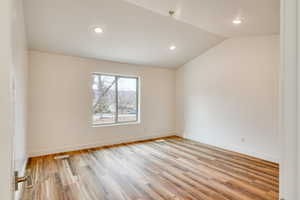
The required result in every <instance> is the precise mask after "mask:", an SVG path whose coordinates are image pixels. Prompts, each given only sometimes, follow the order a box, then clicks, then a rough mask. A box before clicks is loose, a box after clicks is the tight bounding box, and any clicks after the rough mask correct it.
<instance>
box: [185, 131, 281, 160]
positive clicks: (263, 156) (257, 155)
mask: <svg viewBox="0 0 300 200" xmlns="http://www.w3.org/2000/svg"><path fill="white" fill-rule="evenodd" d="M181 137H184V138H186V139H190V140H194V141H197V142H200V143H202V144H207V145H211V146H215V147H218V148H221V149H225V150H229V151H233V152H236V153H241V154H245V155H248V156H252V157H255V158H259V159H262V160H266V161H270V162H273V163H277V164H279V158H277V157H274V156H270V155H266V154H263V153H258V152H253V151H248V150H245V149H242V148H238V147H233V146H229V145H225V144H217V143H207V142H203V141H202V140H200V139H199V138H197V137H193V136H188V137H187V136H181Z"/></svg>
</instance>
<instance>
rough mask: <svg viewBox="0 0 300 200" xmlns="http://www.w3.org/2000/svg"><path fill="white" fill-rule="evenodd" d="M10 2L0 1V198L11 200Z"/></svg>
mask: <svg viewBox="0 0 300 200" xmlns="http://www.w3.org/2000/svg"><path fill="white" fill-rule="evenodd" d="M11 8H12V2H11V0H1V1H0V24H1V32H0V44H1V45H0V177H1V178H0V198H1V199H5V200H10V199H13V194H14V193H13V187H12V185H13V184H12V182H13V173H12V168H13V158H12V156H13V155H12V150H13V143H12V142H13V140H12V138H13V105H12V101H11V100H12V96H11V75H12V69H13V67H12V66H13V65H12V46H11V20H12V12H11V10H12V9H11Z"/></svg>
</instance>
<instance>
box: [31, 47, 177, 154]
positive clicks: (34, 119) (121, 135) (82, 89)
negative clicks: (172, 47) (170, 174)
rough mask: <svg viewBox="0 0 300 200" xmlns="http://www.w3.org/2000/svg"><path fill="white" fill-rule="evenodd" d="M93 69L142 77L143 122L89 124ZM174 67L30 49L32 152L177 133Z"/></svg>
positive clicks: (99, 144)
mask: <svg viewBox="0 0 300 200" xmlns="http://www.w3.org/2000/svg"><path fill="white" fill-rule="evenodd" d="M92 72H104V73H116V74H124V75H137V76H140V77H141V123H140V124H135V125H122V126H112V127H97V128H92V127H91V116H92V114H91V102H92V100H91V93H90V81H91V73H92ZM174 83H175V71H174V70H169V69H160V68H151V67H143V66H135V65H129V64H120V63H113V62H107V61H99V60H92V59H85V58H79V57H71V56H63V55H58V54H50V53H42V52H37V51H31V52H30V53H29V125H28V126H29V137H28V148H29V152H30V155H40V154H46V153H53V152H60V151H66V150H71V149H80V148H85V147H91V146H101V145H103V144H112V143H119V142H123V141H131V140H138V139H145V138H152V137H158V136H165V135H173V134H175V84H174Z"/></svg>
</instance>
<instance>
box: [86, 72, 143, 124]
mask: <svg viewBox="0 0 300 200" xmlns="http://www.w3.org/2000/svg"><path fill="white" fill-rule="evenodd" d="M138 83H139V80H138V78H137V77H127V76H115V75H106V74H98V73H93V75H92V92H93V125H105V124H119V123H128V122H137V121H138V113H139V110H138V101H139V99H138V97H139V94H138V91H139V90H138Z"/></svg>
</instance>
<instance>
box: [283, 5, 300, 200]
mask: <svg viewBox="0 0 300 200" xmlns="http://www.w3.org/2000/svg"><path fill="white" fill-rule="evenodd" d="M299 8H300V0H281V31H280V34H281V69H280V73H279V74H280V80H281V81H280V85H281V87H280V88H281V91H280V104H279V110H280V119H279V121H280V129H279V130H280V131H279V132H280V142H281V156H280V157H281V160H280V198H281V199H285V200H300V189H299V188H300V182H299V178H300V174H299V173H300V169H299V167H300V165H299V163H300V159H299V155H300V148H299V144H300V136H299V137H298V135H299V133H298V124H300V117H299V116H300V107H299V106H298V102H300V92H298V88H300V87H299V86H300V70H298V68H299V67H298V57H299V53H298V48H299V47H300V37H299V36H298V35H299V34H298V33H300V32H298V31H299V30H300V15H299V14H298V12H297V11H298V10H299V11H300V9H299ZM298 19H299V20H298ZM297 154H298V155H297ZM297 165H298V166H297Z"/></svg>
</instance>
